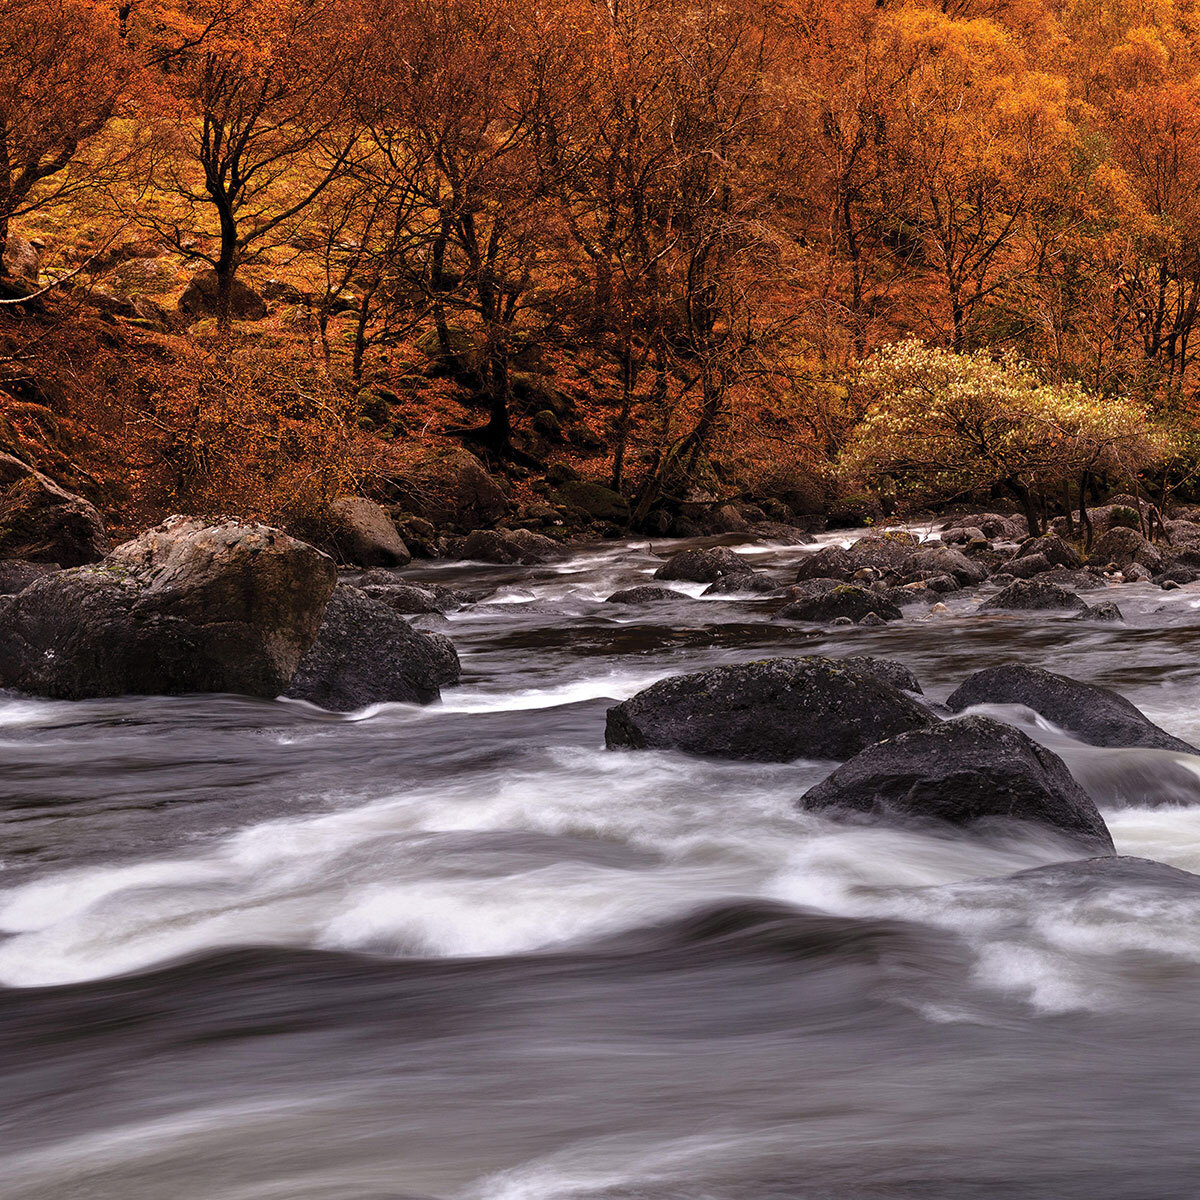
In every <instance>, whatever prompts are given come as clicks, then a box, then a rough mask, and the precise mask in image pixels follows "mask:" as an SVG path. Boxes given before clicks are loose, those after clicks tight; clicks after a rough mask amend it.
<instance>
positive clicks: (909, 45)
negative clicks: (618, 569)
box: [0, 0, 1200, 533]
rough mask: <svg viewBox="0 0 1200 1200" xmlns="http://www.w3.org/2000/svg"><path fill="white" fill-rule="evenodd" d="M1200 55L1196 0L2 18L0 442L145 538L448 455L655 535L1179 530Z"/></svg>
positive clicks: (475, 6)
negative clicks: (805, 519) (1099, 509)
mask: <svg viewBox="0 0 1200 1200" xmlns="http://www.w3.org/2000/svg"><path fill="white" fill-rule="evenodd" d="M1198 44H1200V29H1198V28H1197V16H1196V14H1195V13H1194V12H1193V11H1192V9H1191V8H1190V6H1189V5H1187V4H1185V3H1177V2H1172V0H1164V2H1162V3H1142V4H1137V5H1131V4H1126V3H1124V2H1123V0H1061V2H1051V0H1007V2H1006V0H961V2H959V3H950V2H947V3H945V4H943V5H938V4H933V3H929V4H922V3H911V2H909V3H898V2H897V3H893V2H892V0H861V2H859V0H783V2H776V0H608V2H607V3H604V2H601V0H537V2H530V0H121V2H120V3H118V4H114V3H112V2H111V0H0V246H4V247H6V252H5V256H4V273H3V274H2V275H0V291H2V292H3V301H2V303H0V402H2V404H3V407H2V408H0V442H2V443H4V444H3V447H2V448H3V449H6V450H8V451H10V452H14V453H17V454H18V456H21V457H24V458H26V459H28V460H30V461H35V462H37V463H39V465H42V466H43V467H45V468H46V469H47V470H51V469H53V470H54V471H56V472H58V473H59V474H62V473H63V472H64V471H66V472H67V474H68V475H71V476H73V478H74V480H75V481H76V482H80V481H81V480H83V481H84V482H90V483H91V485H92V486H93V487H94V488H99V489H100V491H101V493H102V494H104V495H105V496H106V497H107V500H108V502H109V504H110V507H112V508H113V509H114V510H115V511H116V512H117V520H118V524H119V523H120V522H121V520H122V519H124V520H126V521H128V522H129V523H130V524H137V522H138V520H139V519H141V518H143V517H149V516H155V517H156V516H158V515H161V514H162V513H163V512H166V511H174V510H184V511H205V510H214V509H227V510H232V511H241V512H252V513H257V514H260V515H265V516H270V517H277V518H280V519H283V518H285V517H286V518H289V519H290V518H294V517H297V516H298V515H301V514H303V513H305V512H309V513H311V512H313V511H318V510H319V509H320V506H321V504H322V503H323V502H324V501H325V500H326V499H327V498H328V497H329V496H330V495H334V494H337V493H340V492H343V491H347V490H351V491H355V490H361V491H364V492H366V493H367V494H373V495H377V496H379V497H381V498H390V499H394V498H395V497H394V496H391V495H390V494H389V493H388V481H389V480H390V479H394V478H396V477H397V476H398V475H403V473H404V472H405V470H406V469H412V464H413V463H414V462H418V461H419V460H420V459H421V457H422V456H426V457H428V456H429V455H431V454H446V453H454V450H453V449H451V450H447V447H461V448H462V449H464V450H469V451H470V452H471V453H473V454H475V455H476V456H478V457H479V458H480V460H481V461H483V462H485V463H486V464H487V465H488V466H489V467H490V468H491V469H492V470H494V471H496V472H497V473H499V474H501V475H502V476H504V477H505V478H506V480H507V481H508V485H511V486H512V487H515V488H516V489H517V494H518V495H519V496H523V497H524V499H525V502H526V504H527V507H528V505H534V506H535V510H534V515H535V516H536V515H537V514H538V513H539V512H540V513H541V514H542V518H543V520H544V521H545V522H546V523H547V524H551V523H554V524H561V520H562V518H563V517H564V516H565V517H567V518H570V517H571V515H572V513H571V512H570V511H568V512H565V513H564V512H562V511H559V512H557V513H554V512H551V511H549V510H548V509H547V507H546V501H545V497H546V496H548V495H551V496H552V498H553V497H554V496H557V497H558V499H559V500H560V501H561V495H560V494H559V493H551V492H550V491H549V489H550V488H551V487H552V486H557V485H556V484H547V482H546V480H547V478H549V477H550V476H554V475H555V473H556V472H557V475H558V476H561V477H562V478H563V479H567V478H569V479H571V480H581V481H582V482H583V483H584V484H586V485H589V486H591V487H592V489H593V490H592V491H591V492H590V493H588V494H589V496H590V501H591V503H590V505H585V509H586V512H585V514H584V515H587V516H590V517H597V516H600V517H602V518H603V519H604V520H606V521H609V522H611V521H614V520H615V521H616V522H617V523H618V524H620V525H623V526H625V527H628V526H632V527H633V528H636V529H645V530H648V531H651V532H658V533H665V532H668V531H670V530H671V529H672V527H673V525H672V523H673V522H674V523H678V522H679V521H680V520H681V519H682V520H683V521H684V525H683V527H682V531H683V532H687V531H688V530H689V528H690V526H688V525H687V517H686V516H685V517H683V518H681V517H680V513H681V512H682V513H685V514H687V513H691V514H692V516H693V517H694V516H695V513H696V511H698V510H697V505H696V502H697V501H699V502H701V504H702V505H703V504H709V503H710V502H711V503H722V502H725V501H727V500H730V499H734V500H738V501H740V502H743V503H751V504H754V505H755V506H757V508H758V510H760V511H761V513H762V514H763V515H764V516H766V517H778V518H780V519H786V518H787V517H788V516H789V515H794V514H795V513H798V512H813V513H825V514H827V515H829V516H830V517H831V518H834V519H844V520H845V521H848V522H853V523H861V522H862V521H863V520H870V519H872V518H873V517H878V516H879V515H880V513H884V514H886V513H890V512H893V511H896V510H897V509H898V508H900V509H903V508H904V507H905V506H908V505H911V504H914V503H915V504H928V503H939V502H945V501H953V500H962V499H967V498H971V497H974V498H981V497H987V496H988V495H989V494H991V495H992V496H1004V497H1005V499H1006V501H1007V502H1008V503H1011V504H1012V505H1015V506H1018V507H1019V509H1020V511H1022V512H1024V513H1025V515H1026V516H1027V519H1028V520H1029V521H1030V524H1031V527H1033V528H1036V527H1037V525H1038V524H1039V522H1040V521H1041V520H1044V519H1047V518H1048V517H1049V516H1050V515H1051V514H1053V513H1056V512H1064V511H1068V510H1070V509H1071V508H1072V506H1073V505H1075V504H1076V503H1077V501H1078V497H1080V496H1086V495H1092V496H1094V497H1095V499H1096V502H1099V501H1100V500H1101V499H1102V498H1103V496H1104V495H1105V494H1107V493H1108V492H1112V491H1129V490H1130V489H1131V488H1132V489H1133V490H1135V491H1138V490H1144V491H1145V492H1146V494H1147V495H1148V496H1149V497H1152V498H1155V499H1157V500H1158V501H1159V502H1162V501H1163V500H1164V499H1166V498H1168V497H1171V496H1175V495H1178V496H1179V497H1181V498H1186V497H1188V496H1190V491H1191V489H1192V487H1193V486H1194V483H1195V478H1194V477H1195V472H1196V467H1197V464H1198V463H1200V443H1198V442H1197V440H1196V428H1195V423H1196V417H1195V412H1194V402H1193V396H1194V393H1195V389H1196V386H1197V369H1196V353H1197V349H1198V348H1200V347H1198V344H1197V342H1196V340H1195V339H1194V337H1193V333H1194V330H1195V325H1196V322H1197V318H1198V316H1200V191H1198V189H1197V187H1196V177H1197V171H1198V169H1200V83H1198V81H1197V70H1198V69H1200V62H1198V60H1197V49H1198ZM558 483H561V480H558ZM506 486H507V485H506ZM597 489H599V490H597ZM539 495H540V496H541V497H542V499H540V500H539V499H538V497H539ZM597 497H599V499H598V500H597ZM538 505H540V508H537V507H536V506H538ZM550 507H551V509H552V508H553V507H554V505H553V504H551V506H550ZM562 507H563V506H562V504H561V503H560V504H559V508H560V509H561V508H562ZM566 507H567V509H570V507H571V506H570V505H567V506H566ZM574 516H576V517H579V516H580V513H579V512H578V511H575V512H574ZM580 519H582V518H580ZM569 523H570V522H569V520H568V524H569Z"/></svg>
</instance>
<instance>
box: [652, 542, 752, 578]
mask: <svg viewBox="0 0 1200 1200" xmlns="http://www.w3.org/2000/svg"><path fill="white" fill-rule="evenodd" d="M750 570H751V567H750V564H749V563H747V562H746V560H745V559H744V558H739V557H738V555H736V554H734V552H733V551H732V550H726V549H725V548H724V547H723V546H718V547H713V548H697V549H693V550H680V551H679V553H678V554H673V555H671V557H670V558H669V559H667V561H666V562H665V563H663V565H662V566H661V567H659V568H658V570H657V571H655V572H654V578H655V579H678V580H684V581H687V582H689V583H713V582H715V581H716V580H718V579H722V578H724V577H725V576H726V575H746V574H749V572H750Z"/></svg>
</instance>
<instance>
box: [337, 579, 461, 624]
mask: <svg viewBox="0 0 1200 1200" xmlns="http://www.w3.org/2000/svg"><path fill="white" fill-rule="evenodd" d="M386 574H387V572H386V571H382V570H378V569H376V570H374V571H368V572H367V573H366V574H365V575H363V576H362V578H360V579H359V580H358V581H357V583H356V584H355V585H354V586H355V587H357V588H359V589H361V590H362V591H364V592H366V593H367V595H368V596H373V597H374V598H375V599H376V600H382V601H383V603H384V604H386V605H387V606H388V608H390V609H391V610H392V612H397V613H405V614H408V615H409V616H419V615H422V614H432V613H448V612H455V611H456V610H458V609H460V608H464V607H466V606H467V605H468V604H473V603H474V602H475V597H474V596H473V595H471V594H469V593H467V592H459V591H455V590H454V589H453V588H448V587H442V586H441V585H440V584H436V583H420V584H418V583H407V582H405V581H404V580H398V579H396V578H395V577H394V576H393V577H391V579H389V580H386V581H385V580H383V579H382V578H381V576H384V575H386Z"/></svg>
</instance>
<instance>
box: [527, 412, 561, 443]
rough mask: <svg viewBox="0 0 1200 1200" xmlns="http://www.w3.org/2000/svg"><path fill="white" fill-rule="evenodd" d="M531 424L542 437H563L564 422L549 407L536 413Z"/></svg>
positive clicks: (555, 439) (557, 439) (557, 438)
mask: <svg viewBox="0 0 1200 1200" xmlns="http://www.w3.org/2000/svg"><path fill="white" fill-rule="evenodd" d="M530 424H531V425H532V426H533V429H534V432H535V433H540V434H541V435H542V437H545V438H550V439H551V440H552V441H559V440H561V438H562V422H561V421H559V419H558V418H557V417H556V416H555V415H554V413H552V412H551V411H550V409H548V408H544V409H542V411H541V412H537V413H534V415H533V420H532V421H531V422H530Z"/></svg>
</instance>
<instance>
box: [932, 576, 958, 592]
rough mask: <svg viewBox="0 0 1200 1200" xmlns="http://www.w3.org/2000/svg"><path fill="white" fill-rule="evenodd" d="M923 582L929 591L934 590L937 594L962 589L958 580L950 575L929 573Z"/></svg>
mask: <svg viewBox="0 0 1200 1200" xmlns="http://www.w3.org/2000/svg"><path fill="white" fill-rule="evenodd" d="M924 583H925V587H926V588H927V589H928V590H929V591H931V592H936V593H937V594H938V595H939V596H941V595H945V594H947V593H948V592H958V591H961V590H962V587H961V585H960V584H959V582H958V580H957V579H954V578H953V577H952V576H950V575H931V576H930V577H929V578H928V579H926V580H925V581H924Z"/></svg>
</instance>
